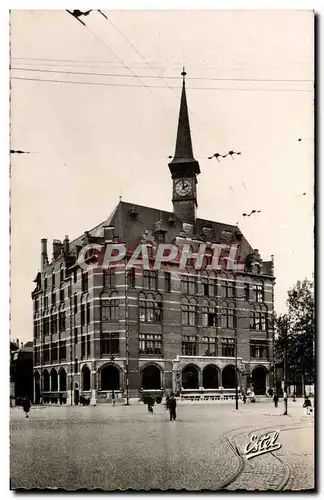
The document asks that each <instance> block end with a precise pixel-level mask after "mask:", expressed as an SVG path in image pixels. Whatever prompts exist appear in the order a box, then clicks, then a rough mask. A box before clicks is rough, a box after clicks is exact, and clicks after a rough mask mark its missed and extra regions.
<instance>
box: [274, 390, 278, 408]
mask: <svg viewBox="0 0 324 500" xmlns="http://www.w3.org/2000/svg"><path fill="white" fill-rule="evenodd" d="M278 401H279V397H278V394H277V393H276V392H275V393H274V396H273V402H274V405H275V407H276V408H277V406H278Z"/></svg>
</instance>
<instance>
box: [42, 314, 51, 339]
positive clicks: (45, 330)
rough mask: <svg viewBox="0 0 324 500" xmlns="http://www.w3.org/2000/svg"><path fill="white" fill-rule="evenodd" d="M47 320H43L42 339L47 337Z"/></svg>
mask: <svg viewBox="0 0 324 500" xmlns="http://www.w3.org/2000/svg"><path fill="white" fill-rule="evenodd" d="M49 333H50V332H49V318H48V317H47V318H44V319H43V335H44V337H46V336H47V335H49Z"/></svg>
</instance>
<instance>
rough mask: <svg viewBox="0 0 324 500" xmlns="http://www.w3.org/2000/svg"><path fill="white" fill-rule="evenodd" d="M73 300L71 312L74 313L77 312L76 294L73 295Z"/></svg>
mask: <svg viewBox="0 0 324 500" xmlns="http://www.w3.org/2000/svg"><path fill="white" fill-rule="evenodd" d="M73 302H74V305H73V309H74V310H73V312H74V314H77V312H78V297H77V295H76V294H75V295H74V298H73Z"/></svg>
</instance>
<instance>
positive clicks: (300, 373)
mask: <svg viewBox="0 0 324 500" xmlns="http://www.w3.org/2000/svg"><path fill="white" fill-rule="evenodd" d="M287 306H288V312H287V313H286V314H281V315H279V316H277V317H276V330H277V335H276V337H275V352H276V357H277V358H281V359H283V358H284V349H285V345H286V343H287V367H288V379H289V381H290V383H293V384H296V383H297V382H298V381H300V380H302V381H303V382H304V381H305V380H307V381H308V383H313V382H314V380H315V314H314V283H313V282H312V281H309V280H308V279H305V280H304V281H297V283H296V285H295V286H294V287H293V288H292V289H290V290H289V291H288V299H287ZM286 332H287V336H286ZM303 385H304V383H303Z"/></svg>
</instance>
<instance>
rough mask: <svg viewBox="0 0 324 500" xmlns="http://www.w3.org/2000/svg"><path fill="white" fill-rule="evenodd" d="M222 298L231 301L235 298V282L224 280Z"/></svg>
mask: <svg viewBox="0 0 324 500" xmlns="http://www.w3.org/2000/svg"><path fill="white" fill-rule="evenodd" d="M222 296H223V297H225V298H227V299H229V298H233V297H235V282H234V281H229V280H224V281H223V282H222Z"/></svg>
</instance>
